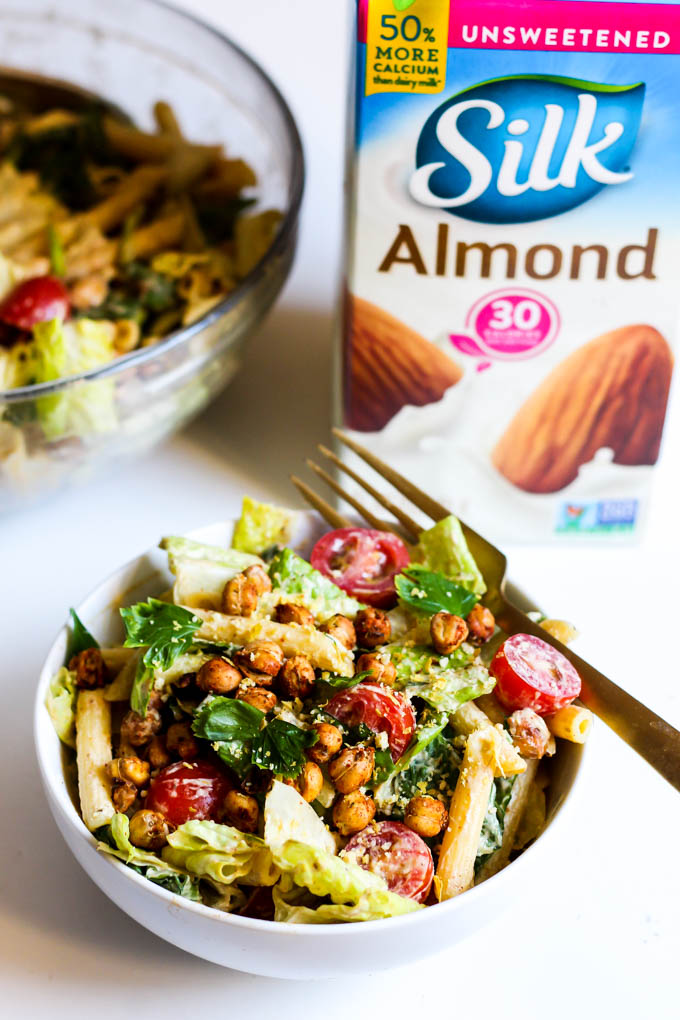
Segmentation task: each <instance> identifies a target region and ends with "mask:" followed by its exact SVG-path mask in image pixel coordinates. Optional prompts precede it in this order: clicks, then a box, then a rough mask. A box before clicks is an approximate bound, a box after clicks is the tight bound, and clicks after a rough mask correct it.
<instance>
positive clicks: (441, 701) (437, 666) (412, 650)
mask: <svg viewBox="0 0 680 1020" xmlns="http://www.w3.org/2000/svg"><path fill="white" fill-rule="evenodd" d="M383 651H387V652H389V656H390V660H391V661H392V662H393V663H394V666H395V668H396V670H397V683H396V686H397V687H398V688H399V689H400V690H402V691H404V692H405V693H406V694H407V695H408V696H409V697H411V698H413V697H417V698H422V700H423V701H426V702H427V704H428V705H430V706H431V707H432V708H434V709H436V710H437V711H438V712H447V713H451V712H455V711H456V709H457V708H459V707H460V706H461V705H463V704H464V703H465V702H466V701H470V700H471V699H472V698H479V697H480V696H481V695H482V694H488V693H489V692H490V691H492V690H493V688H494V685H495V680H494V679H493V677H492V676H491V675H490V674H489V671H488V669H487V668H486V666H483V665H482V664H481V663H480V662H479V661H477V660H476V659H475V657H474V650H473V649H472V648H471V646H469V645H468V646H466V645H461V647H460V648H457V649H456V650H455V652H452V653H451V654H450V655H438V654H437V653H434V652H433V650H432V648H430V647H428V646H426V645H387V646H386V647H385V648H384V649H383Z"/></svg>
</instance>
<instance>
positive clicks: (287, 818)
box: [264, 780, 335, 854]
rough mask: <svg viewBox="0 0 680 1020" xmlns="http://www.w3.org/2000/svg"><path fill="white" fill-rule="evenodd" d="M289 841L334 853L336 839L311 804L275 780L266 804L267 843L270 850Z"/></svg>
mask: <svg viewBox="0 0 680 1020" xmlns="http://www.w3.org/2000/svg"><path fill="white" fill-rule="evenodd" d="M290 839H294V840H297V841H298V842H299V843H305V844H306V845H307V846H313V847H317V848H318V849H319V850H325V851H326V852H327V853H329V854H334V853H335V840H334V839H333V836H332V835H331V833H330V832H329V831H328V829H327V828H326V826H325V825H324V823H323V822H322V820H321V819H320V818H319V816H318V815H317V813H316V811H315V810H314V808H313V807H312V806H311V804H308V803H307V801H306V800H304V799H303V798H302V797H301V796H300V794H299V793H298V791H297V790H296V789H295V788H294V787H292V786H286V784H285V783H280V782H278V781H276V780H275V781H274V782H273V783H272V788H271V790H270V791H269V793H268V794H267V797H266V799H265V802H264V841H265V843H266V844H267V846H268V847H269V848H270V849H271V848H273V847H275V846H280V845H281V844H283V843H286V842H287V841H288V840H290Z"/></svg>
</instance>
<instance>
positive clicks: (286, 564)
mask: <svg viewBox="0 0 680 1020" xmlns="http://www.w3.org/2000/svg"><path fill="white" fill-rule="evenodd" d="M269 576H270V578H271V581H272V585H273V586H274V588H275V589H276V590H277V591H280V592H283V593H285V594H286V595H300V596H301V597H302V600H303V602H304V604H305V605H306V606H307V607H308V609H309V610H310V611H311V612H312V613H313V614H314V616H315V617H316V618H317V620H319V621H320V622H321V623H323V622H324V621H325V620H328V619H330V617H331V616H334V615H335V614H336V613H342V615H343V616H349V617H354V616H356V614H357V613H358V611H359V610H360V609H361V602H357V600H356V599H353V598H351V597H350V596H349V595H346V594H345V592H344V591H342V589H341V588H338V586H337V585H336V584H333V582H332V581H331V580H329V578H327V577H324V575H323V574H322V573H320V571H318V570H315V569H314V567H313V566H312V565H311V564H310V563H307V561H306V560H303V559H302V557H301V556H298V555H297V553H294V552H293V550H292V549H282V550H281V551H280V552H278V553H276V555H275V556H274V558H273V559H272V561H271V563H270V564H269Z"/></svg>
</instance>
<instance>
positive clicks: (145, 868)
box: [97, 812, 203, 903]
mask: <svg viewBox="0 0 680 1020" xmlns="http://www.w3.org/2000/svg"><path fill="white" fill-rule="evenodd" d="M107 835H108V837H109V838H108V839H107V840H103V839H100V841H99V842H98V843H97V850H101V851H102V853H107V854H111V856H112V857H117V858H118V859H119V860H121V861H123V863H124V864H127V865H128V867H131V868H134V870H135V871H138V872H139V873H140V874H141V875H144V877H145V878H148V879H149V881H150V882H153V883H154V884H155V885H160V886H162V887H163V888H164V889H167V890H168V891H169V892H172V893H174V894H175V895H176V896H183V897H184V898H185V899H188V900H194V902H197V903H200V902H202V899H203V898H202V896H201V893H200V890H199V880H198V878H197V877H195V876H193V875H189V874H188V873H187V872H186V871H183V870H182V869H181V868H176V867H174V866H173V865H172V864H170V863H166V862H165V861H163V860H161V858H160V857H158V856H157V855H156V854H152V853H149V852H148V851H147V850H141V849H140V848H139V847H136V846H133V844H132V843H131V842H130V822H129V820H128V817H127V815H124V814H121V813H120V812H117V813H116V814H115V815H114V816H113V818H112V819H111V823H110V826H109V830H108V834H107Z"/></svg>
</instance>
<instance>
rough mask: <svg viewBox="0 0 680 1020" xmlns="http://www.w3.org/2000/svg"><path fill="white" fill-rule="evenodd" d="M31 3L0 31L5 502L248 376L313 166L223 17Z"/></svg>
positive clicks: (110, 452) (146, 437) (0, 464)
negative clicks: (243, 363) (249, 357)
mask: <svg viewBox="0 0 680 1020" xmlns="http://www.w3.org/2000/svg"><path fill="white" fill-rule="evenodd" d="M133 7H134V11H133V10H132V8H133ZM20 8H21V9H20V10H19V9H18V8H17V10H16V11H14V10H13V11H9V12H8V13H7V17H6V24H5V28H6V29H7V31H6V32H5V33H4V35H3V37H2V39H0V62H1V63H2V65H3V70H2V74H0V184H1V185H2V187H0V512H2V511H4V510H9V509H15V508H17V507H19V506H21V505H23V504H25V503H26V502H29V501H34V500H35V499H37V498H40V497H43V496H44V495H46V494H47V493H49V492H51V491H53V490H55V489H58V488H60V487H63V486H65V485H73V484H75V483H77V482H80V481H82V480H87V479H89V478H90V477H92V475H93V474H95V473H96V472H98V473H102V472H104V471H106V470H109V471H110V470H112V469H114V468H115V466H117V465H118V464H119V463H120V462H121V461H123V460H124V459H128V458H130V457H133V456H139V455H141V454H143V453H145V452H146V451H148V450H149V449H150V448H151V447H152V446H153V445H155V444H156V443H158V442H159V441H160V440H161V439H163V438H164V437H165V436H167V435H168V434H169V433H170V432H171V431H174V430H175V429H177V428H179V427H180V426H182V425H183V424H185V423H186V422H187V421H189V420H190V419H191V418H192V417H193V416H194V415H196V414H197V413H198V412H199V411H200V410H201V409H202V408H203V407H204V406H205V404H206V403H207V402H208V400H210V399H211V397H213V396H214V395H215V394H216V393H217V392H219V390H220V389H221V388H222V387H223V386H224V385H225V384H226V383H227V382H228V381H229V380H230V379H231V378H232V377H233V375H234V373H235V372H236V370H237V368H238V365H239V361H240V358H241V353H242V349H243V345H244V343H245V341H246V339H247V337H248V336H249V335H250V334H251V333H252V331H253V329H254V327H255V326H256V325H257V324H258V323H259V322H260V321H261V319H262V318H263V316H264V315H265V314H266V312H267V311H268V310H269V308H270V307H271V305H272V303H273V301H274V300H275V298H276V296H277V295H278V292H279V290H280V289H281V287H282V285H283V282H284V280H285V279H286V276H287V274H288V271H289V269H290V266H291V262H292V258H293V254H294V250H295V244H296V232H297V219H298V214H299V207H300V201H301V196H302V189H303V178H304V160H303V155H302V147H301V143H300V138H299V134H298V132H297V129H296V126H295V123H294V121H293V118H292V116H291V113H290V111H289V109H288V107H287V105H286V103H285V101H284V99H283V97H282V96H281V94H280V93H279V92H278V90H277V89H276V87H275V86H274V85H273V83H272V82H271V81H270V80H269V78H268V77H267V75H266V73H265V72H264V71H263V70H262V69H261V68H260V67H259V66H258V65H257V64H256V63H255V62H254V61H252V60H251V59H250V58H249V57H248V56H247V55H246V54H244V53H243V52H242V51H241V50H240V49H239V48H238V47H237V46H235V45H234V44H233V43H232V42H231V41H230V40H228V39H227V38H226V37H224V36H223V35H221V34H220V33H219V32H218V31H217V30H216V29H214V28H211V27H209V26H207V25H204V24H201V22H200V21H198V20H196V19H194V18H192V17H190V16H188V15H186V14H183V13H182V12H180V11H175V10H173V9H171V8H168V7H166V6H165V5H163V4H159V3H155V2H154V0H135V2H134V3H133V4H132V3H130V2H128V0H126V2H124V3H123V4H109V5H93V4H91V3H90V2H89V0H70V2H69V4H67V5H56V7H55V5H54V3H53V2H52V0H25V2H24V3H22V4H21V5H20ZM62 8H63V9H62ZM47 22H49V25H50V32H49V33H47V32H45V31H43V30H42V28H41V27H40V26H44V25H45V24H46V23H47ZM27 25H31V26H34V27H35V28H36V31H26V26H27ZM39 27H40V30H38V28H39ZM161 40H162V44H161V42H160V41H161ZM25 68H34V69H36V72H37V71H38V69H39V73H33V72H29V71H26V70H25ZM163 97H171V99H172V106H170V105H169V104H168V103H167V102H163V101H162V99H163Z"/></svg>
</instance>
